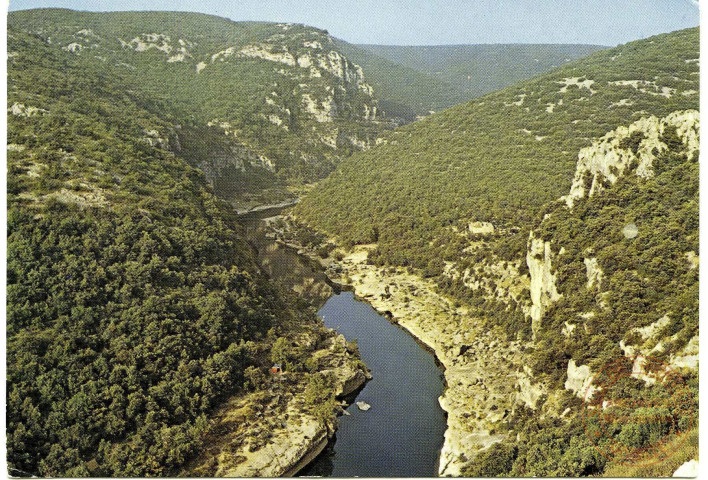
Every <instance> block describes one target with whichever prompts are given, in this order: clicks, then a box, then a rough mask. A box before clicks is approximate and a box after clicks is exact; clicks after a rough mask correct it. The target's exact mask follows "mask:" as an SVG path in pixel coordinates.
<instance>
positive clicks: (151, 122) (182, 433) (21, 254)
mask: <svg viewBox="0 0 708 480" xmlns="http://www.w3.org/2000/svg"><path fill="white" fill-rule="evenodd" d="M8 44H9V51H10V52H11V53H10V58H9V65H8V105H9V108H8V113H7V117H8V146H7V151H8V250H7V261H8V263H7V278H8V280H7V282H8V283H7V388H8V392H7V452H8V463H9V467H10V472H11V474H13V475H18V474H21V475H30V474H32V475H38V476H144V475H168V474H172V475H174V474H176V473H177V472H178V471H179V469H180V467H181V466H182V464H183V463H184V462H185V461H186V460H187V459H189V458H190V456H191V455H193V454H194V453H195V452H196V451H197V450H198V449H199V448H200V447H201V446H202V442H203V437H204V435H205V433H207V432H208V430H209V428H210V423H209V421H208V419H209V415H210V413H211V412H212V411H213V409H214V408H215V407H216V406H217V405H219V404H220V403H221V402H223V401H224V400H225V399H226V398H228V397H229V396H231V395H234V394H235V393H239V392H243V391H244V388H245V387H246V386H248V385H250V387H249V388H250V389H251V390H253V389H254V388H255V389H256V390H258V389H260V388H263V389H265V387H267V384H268V382H267V379H266V377H265V373H263V369H264V367H267V366H269V364H268V361H269V360H270V359H271V355H272V356H273V358H277V359H283V360H282V361H283V363H284V366H285V367H286V368H290V369H291V370H293V371H296V370H301V371H303V372H304V371H305V370H304V367H303V366H302V364H301V363H299V364H298V363H297V362H298V361H299V360H298V358H299V357H297V355H295V352H296V350H295V349H290V348H289V347H287V346H288V344H287V342H285V338H281V337H287V336H288V335H292V334H293V333H294V332H300V334H302V332H307V331H314V332H319V333H316V334H314V336H312V337H309V336H308V338H312V339H313V340H312V343H311V344H310V346H309V347H307V348H304V350H303V355H304V357H303V360H304V358H309V350H307V349H308V348H309V349H313V348H317V346H316V345H317V343H318V340H316V338H321V339H326V338H327V337H328V336H331V334H330V333H326V332H323V331H322V330H324V329H323V327H321V326H320V325H321V324H320V323H319V322H318V321H317V320H316V318H315V316H314V315H313V314H312V313H309V312H303V311H302V310H299V309H296V308H294V307H293V306H292V302H291V301H290V300H288V297H287V296H285V297H284V296H282V295H281V294H279V293H278V292H277V291H276V289H275V287H274V286H273V285H272V284H271V283H270V282H269V281H268V280H266V278H265V276H264V275H263V274H262V273H261V271H260V270H259V268H258V267H257V264H256V261H255V253H254V251H253V248H252V247H251V246H250V245H249V244H248V243H247V242H246V241H245V240H244V239H243V238H242V232H241V229H240V227H239V226H238V225H237V221H236V216H235V212H234V211H233V209H232V208H231V207H230V206H229V205H228V204H227V203H225V202H223V201H222V200H219V199H218V198H217V197H216V196H215V195H214V192H213V190H212V188H211V187H210V186H209V184H208V183H207V181H206V179H205V175H204V174H203V173H202V172H201V171H199V170H198V169H196V168H194V167H191V166H190V165H189V164H188V163H187V162H186V161H185V160H183V159H182V158H180V157H179V156H175V154H174V153H172V152H171V151H170V150H169V148H168V147H169V144H168V142H172V141H174V140H173V137H169V138H165V139H163V140H161V141H156V137H155V135H153V134H151V132H154V131H159V132H166V131H169V129H170V124H169V123H168V121H166V120H163V119H161V118H159V117H158V115H157V112H160V113H162V112H164V110H163V104H162V103H161V102H160V101H159V100H155V99H153V98H150V97H145V96H143V95H141V94H138V93H136V92H135V91H131V90H130V88H127V85H130V83H129V82H130V81H131V80H130V79H126V76H119V75H116V74H115V72H107V71H106V70H104V69H103V68H101V67H102V64H87V63H85V62H82V61H80V59H79V58H78V57H76V56H75V55H73V54H71V53H68V52H65V51H62V50H61V49H58V48H56V47H54V46H53V45H51V44H47V42H45V41H44V40H43V39H42V38H40V37H38V36H37V35H32V34H27V33H25V32H22V31H18V30H17V29H16V28H14V27H13V26H12V25H11V26H10V28H9V34H8ZM93 66H95V68H92V67H93ZM124 81H125V82H127V83H124ZM308 335H310V334H308ZM318 335H319V337H318ZM279 339H280V342H278V341H277V340H279ZM283 342H285V343H286V346H285V347H283V345H282V344H283ZM271 347H273V348H272V352H271ZM286 347H287V348H286ZM298 351H299V350H298ZM286 360H287V361H288V362H289V363H288V364H287V366H286V365H285V361H286ZM317 368H318V366H317V363H315V364H311V365H310V369H311V371H313V372H316V371H317ZM303 375H305V374H303ZM305 378H306V377H305ZM320 383H322V381H321V380H320ZM305 384H306V382H305ZM317 394H318V395H319V397H318V398H317V400H316V402H313V403H316V404H317V406H319V408H321V409H322V408H325V409H326V408H330V412H327V413H326V414H325V415H327V416H328V415H330V414H331V404H330V403H327V402H328V401H330V397H329V395H331V394H330V393H329V392H328V391H327V390H321V391H318V392H317ZM323 395H324V396H323ZM307 408H308V407H307V406H305V407H302V409H303V411H306V409H307ZM247 423H248V419H246V420H244V421H243V422H242V424H244V425H245V424H247ZM239 425H240V424H239ZM253 448H255V447H253Z"/></svg>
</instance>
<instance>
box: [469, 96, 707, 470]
mask: <svg viewBox="0 0 708 480" xmlns="http://www.w3.org/2000/svg"><path fill="white" fill-rule="evenodd" d="M698 121H699V114H698V112H697V111H695V110H689V111H676V112H673V113H672V114H670V115H668V116H667V117H665V118H661V119H658V118H656V117H644V118H642V119H640V120H638V121H637V122H635V123H633V124H631V125H628V126H626V127H620V128H618V129H617V130H615V131H613V132H610V133H608V134H607V135H606V136H605V137H603V138H601V139H598V141H596V142H595V143H594V144H593V145H592V146H590V147H588V148H585V149H583V150H581V152H580V154H579V156H578V164H577V168H576V173H575V179H574V181H573V186H572V188H571V189H570V192H569V194H568V195H566V196H564V197H562V198H561V199H560V201H558V202H555V203H553V204H551V205H550V206H549V208H548V209H547V210H546V214H545V215H544V218H543V220H542V221H541V222H540V223H539V224H538V225H536V227H535V228H534V230H533V232H532V234H531V236H530V239H529V245H528V252H527V256H526V263H527V266H528V268H529V284H528V285H529V289H530V291H529V293H530V295H529V297H521V298H519V299H517V301H518V302H519V303H520V304H522V305H523V308H524V309H525V310H527V311H528V312H529V313H530V317H531V322H530V324H531V328H532V333H533V342H532V344H531V348H530V349H529V350H528V351H527V353H526V364H527V365H529V367H530V368H529V369H528V373H529V374H530V376H531V378H532V381H531V384H530V387H527V389H528V390H530V391H533V390H536V391H537V392H538V393H537V394H536V395H538V396H536V397H535V398H533V397H531V398H532V399H533V401H532V402H527V407H530V408H528V409H519V410H517V412H516V414H515V415H513V416H512V417H511V418H508V419H507V420H506V421H505V422H503V424H504V425H505V426H506V427H507V428H510V429H513V430H514V431H516V432H518V433H519V435H521V436H522V437H523V438H524V442H522V443H519V442H517V441H515V440H514V439H512V438H508V439H506V440H505V441H503V442H501V443H499V444H497V445H495V446H494V447H493V448H491V449H490V450H489V451H488V452H485V453H484V454H482V455H481V457H480V459H479V460H478V461H477V462H473V463H471V464H470V466H469V468H468V469H467V470H466V472H467V473H468V474H471V475H482V476H486V475H490V474H511V475H534V476H563V475H568V474H583V475H587V474H598V473H604V474H606V475H610V476H667V475H671V473H672V472H673V471H674V470H676V469H677V468H678V467H679V466H680V465H682V464H683V463H684V462H686V461H689V460H691V459H693V458H695V457H696V456H697V449H698V443H697V438H696V429H697V427H698V423H697V421H698V405H697V402H698V168H699V166H698V136H699V125H698ZM465 276H466V277H467V279H466V280H467V281H468V282H470V283H472V282H474V280H476V279H479V278H481V277H482V276H483V275H479V274H478V273H473V271H472V270H468V271H466V272H465ZM475 277H477V278H475ZM497 285H498V286H499V287H502V284H501V283H498V284H497ZM501 290H502V288H499V289H498V290H497V292H499V291H501ZM489 318H490V322H489V323H490V324H494V323H496V319H494V317H493V316H491V315H490V316H489ZM608 366H610V367H611V368H613V369H614V373H610V374H609V377H608V373H607V369H608ZM539 393H543V395H539ZM604 401H606V402H607V403H608V404H609V405H608V404H604V403H603V402H604ZM600 404H602V405H603V406H602V409H603V415H602V416H601V418H596V417H593V416H590V414H588V413H587V412H588V411H592V409H593V408H598V407H597V405H600ZM637 406H640V407H644V408H638V407H637ZM566 409H567V410H566ZM539 414H541V418H545V419H544V420H539ZM539 427H540V428H539ZM593 431H599V432H600V433H599V434H598V435H596V436H594V435H592V434H591V433H592V432H593ZM550 442H552V443H553V444H554V446H555V448H554V451H552V452H551V451H547V452H545V453H543V457H544V461H543V462H539V461H538V452H539V451H538V448H539V445H541V444H548V443H550ZM499 458H502V459H503V461H501V462H500V461H499ZM574 461H579V467H580V469H579V470H576V471H575V472H574V473H571V472H572V470H570V471H569V470H568V469H569V468H572V467H571V466H570V465H572V463H573V462H574Z"/></svg>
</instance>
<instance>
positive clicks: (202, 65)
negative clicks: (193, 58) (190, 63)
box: [197, 62, 207, 73]
mask: <svg viewBox="0 0 708 480" xmlns="http://www.w3.org/2000/svg"><path fill="white" fill-rule="evenodd" d="M206 66H207V64H206V63H204V62H199V63H197V73H202V70H204V69H205V68H206Z"/></svg>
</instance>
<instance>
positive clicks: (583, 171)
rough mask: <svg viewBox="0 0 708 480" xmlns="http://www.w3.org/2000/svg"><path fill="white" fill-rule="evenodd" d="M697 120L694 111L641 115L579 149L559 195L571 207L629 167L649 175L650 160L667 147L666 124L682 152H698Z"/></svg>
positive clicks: (636, 172)
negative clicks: (568, 183) (566, 191)
mask: <svg viewBox="0 0 708 480" xmlns="http://www.w3.org/2000/svg"><path fill="white" fill-rule="evenodd" d="M699 120H700V115H699V113H698V111H696V110H684V111H676V112H673V113H672V114H670V115H668V116H666V117H664V118H662V119H658V118H657V117H654V116H650V117H644V118H642V119H640V120H638V121H636V122H634V123H633V124H631V125H630V126H628V127H619V128H618V129H616V130H614V131H612V132H610V133H608V134H607V135H605V136H604V137H602V138H601V139H600V140H598V141H597V142H594V143H593V145H592V146H590V147H587V148H584V149H582V150H581V151H580V153H579V154H578V165H577V168H576V170H575V177H574V179H573V185H572V186H571V188H570V193H569V194H568V195H566V196H565V197H563V198H564V200H565V202H566V204H567V205H568V206H569V207H572V206H573V204H574V203H575V202H576V201H577V200H578V199H580V198H583V197H585V196H592V195H594V194H596V193H598V192H600V191H601V190H602V189H603V185H605V183H609V184H614V183H615V182H617V179H618V178H619V177H621V176H622V175H625V174H626V173H628V171H630V170H633V171H634V174H635V175H637V176H639V177H644V178H648V177H651V176H653V174H654V173H653V170H652V162H653V161H654V159H655V158H656V156H657V155H658V154H660V153H661V152H662V151H664V150H666V149H667V145H666V143H664V141H663V139H662V135H663V134H664V132H665V131H666V130H667V129H668V128H669V127H673V128H675V129H676V135H678V137H679V138H680V140H681V142H682V143H683V148H684V150H685V152H686V154H687V155H688V157H689V158H690V157H692V156H693V155H695V154H696V152H697V151H698V135H699V125H698V124H699Z"/></svg>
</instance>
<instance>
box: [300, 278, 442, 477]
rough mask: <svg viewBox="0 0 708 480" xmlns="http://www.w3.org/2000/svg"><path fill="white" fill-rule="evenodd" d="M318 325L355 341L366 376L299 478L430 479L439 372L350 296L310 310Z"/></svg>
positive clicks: (438, 435)
mask: <svg viewBox="0 0 708 480" xmlns="http://www.w3.org/2000/svg"><path fill="white" fill-rule="evenodd" d="M318 314H319V315H320V317H322V318H323V319H324V322H325V324H326V325H327V326H328V327H330V328H335V329H336V330H337V331H339V332H340V333H342V334H343V335H344V336H345V337H346V338H347V339H348V340H354V339H356V340H357V343H358V345H359V351H360V352H361V357H362V359H363V360H364V362H365V363H366V365H367V366H368V367H369V368H370V369H371V371H372V372H371V373H372V375H373V379H372V380H371V381H369V382H368V383H367V384H366V386H365V387H364V389H363V390H362V391H361V392H360V393H359V395H358V396H357V398H356V400H357V401H360V400H361V401H365V402H367V403H369V404H370V405H371V409H370V410H369V411H367V412H364V411H361V410H359V409H358V408H357V406H356V405H352V406H351V407H349V408H348V409H347V411H348V412H349V413H350V414H351V416H346V415H345V416H342V417H340V419H339V420H340V424H339V430H338V431H337V436H336V441H335V442H334V444H333V445H331V446H330V447H328V449H327V450H325V451H324V452H323V453H322V454H321V455H320V456H319V457H318V458H317V459H316V460H315V461H314V462H313V463H312V464H310V465H309V466H308V467H306V468H305V469H304V470H303V471H301V472H300V475H302V476H314V475H317V476H335V477H351V476H366V477H385V476H394V477H410V476H434V475H436V473H437V459H438V454H439V451H440V448H441V447H442V442H443V434H444V432H445V416H444V412H443V411H442V409H441V408H440V406H439V404H438V397H439V396H440V395H441V394H442V392H443V375H442V372H441V371H440V370H439V369H438V367H437V366H436V364H435V360H434V357H433V355H432V354H431V353H429V352H428V351H426V350H425V349H424V348H422V347H421V346H420V345H419V344H417V343H416V341H415V340H414V339H413V337H411V336H410V335H409V334H407V333H406V332H405V331H403V330H402V329H400V328H398V327H397V326H395V325H394V324H392V323H390V322H389V321H388V320H387V319H386V318H384V317H382V316H381V315H379V314H378V313H376V311H375V310H374V309H373V308H371V306H369V305H368V304H366V303H363V302H360V301H357V300H356V299H355V298H354V295H353V294H352V293H350V292H344V293H342V294H340V295H334V296H332V297H331V298H330V299H329V300H328V301H327V303H326V304H325V305H324V307H322V309H321V310H320V311H319V312H318Z"/></svg>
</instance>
